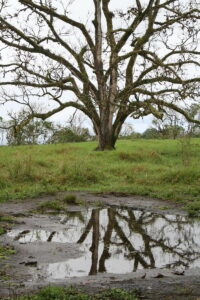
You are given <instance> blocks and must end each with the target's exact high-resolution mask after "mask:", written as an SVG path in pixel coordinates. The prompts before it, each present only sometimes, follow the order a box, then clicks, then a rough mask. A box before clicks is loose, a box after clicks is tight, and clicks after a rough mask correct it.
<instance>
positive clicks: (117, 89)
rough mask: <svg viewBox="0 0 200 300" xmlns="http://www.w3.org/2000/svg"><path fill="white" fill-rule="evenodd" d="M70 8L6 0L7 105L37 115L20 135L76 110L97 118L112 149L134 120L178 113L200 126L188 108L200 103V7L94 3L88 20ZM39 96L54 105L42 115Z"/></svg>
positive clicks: (175, 2) (0, 13) (1, 18)
mask: <svg viewBox="0 0 200 300" xmlns="http://www.w3.org/2000/svg"><path fill="white" fill-rule="evenodd" d="M81 3H82V1H81ZM70 5H72V7H73V5H76V3H75V2H74V1H68V2H67V1H62V0H60V1H56V0H0V31H1V34H0V43H1V51H2V57H3V62H2V64H1V65H0V70H1V77H0V79H1V82H0V85H1V86H2V95H1V99H2V103H5V102H8V101H15V102H17V103H19V104H22V105H26V106H28V107H29V110H30V114H29V115H28V116H27V117H26V118H25V119H24V121H23V122H22V123H21V124H20V125H19V128H18V129H20V127H22V126H24V124H26V123H28V122H29V121H30V119H32V118H34V117H36V118H42V119H47V118H48V117H50V116H52V115H53V114H55V113H58V112H60V111H61V110H63V109H65V108H67V107H74V108H75V109H78V110H80V111H82V112H83V113H85V114H86V115H87V116H88V117H89V118H90V120H91V121H92V123H93V127H94V130H95V132H96V134H97V136H98V140H99V145H98V149H100V150H104V149H113V148H114V146H115V142H116V140H117V138H118V135H119V132H120V130H121V127H122V125H123V123H124V122H125V120H126V119H127V117H128V116H132V117H133V118H139V117H142V116H146V115H149V114H153V115H154V116H156V117H157V118H162V115H163V112H165V109H166V108H171V109H173V110H175V111H177V112H179V113H181V114H182V115H184V116H185V117H186V119H187V120H188V121H194V122H196V123H200V121H199V120H193V118H191V116H190V115H188V114H187V111H186V109H185V105H186V104H188V103H189V102H191V101H194V100H195V101H199V98H198V97H199V96H198V95H199V81H200V76H199V71H200V63H199V55H200V50H199V48H198V33H199V27H200V26H199V25H200V22H199V19H200V4H199V1H196V0H185V1H184V2H183V1H181V0H143V1H142V0H135V1H130V6H129V7H126V8H124V9H117V8H116V9H114V8H113V7H114V5H115V6H116V1H114V0H91V9H90V12H91V14H90V15H88V18H87V20H85V21H84V22H82V21H78V20H77V18H76V17H74V18H73V17H72V15H71V14H70V12H69V11H70ZM82 5H83V4H82ZM120 7H121V3H120ZM91 15H92V18H91ZM8 49H10V50H9V51H11V55H9V56H8V57H7V56H6V54H5V53H6V52H7V50H8ZM5 59H6V60H7V61H6V62H4V61H5ZM6 86H15V87H16V88H15V89H8V88H6ZM36 98H37V101H38V103H40V102H42V101H48V103H50V104H52V105H50V106H49V107H48V105H46V110H44V111H43V112H40V113H38V112H37V111H34V109H32V105H31V102H32V101H33V100H34V101H35V100H36Z"/></svg>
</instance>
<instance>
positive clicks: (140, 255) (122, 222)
mask: <svg viewBox="0 0 200 300" xmlns="http://www.w3.org/2000/svg"><path fill="white" fill-rule="evenodd" d="M105 213H106V214H107V218H105ZM101 219H103V220H101ZM106 219H107V220H106ZM89 233H90V234H91V233H92V240H91V247H90V249H89V250H90V251H91V253H92V255H91V268H90V272H89V274H90V275H94V274H96V273H97V272H106V271H107V269H106V261H107V260H109V259H111V258H112V256H116V255H117V253H119V252H121V253H123V257H124V259H126V260H129V261H130V264H131V265H132V271H137V269H142V268H143V269H147V268H155V267H165V268H174V267H176V266H182V267H184V268H189V267H190V266H192V265H195V262H196V263H197V264H199V265H200V234H199V233H200V226H199V223H198V222H195V221H194V222H193V221H189V220H188V219H187V218H186V217H183V216H175V215H162V216H160V215H156V214H154V213H150V212H141V211H134V210H132V209H128V210H125V209H113V208H108V209H106V210H105V209H102V210H100V209H94V210H92V213H91V217H90V219H89V221H88V222H87V224H86V226H85V229H84V231H83V233H82V234H81V236H80V238H79V239H78V241H77V242H78V243H79V244H83V243H84V242H85V241H86V239H87V237H88V235H89ZM100 244H103V245H101V247H100ZM100 248H101V249H100ZM117 249H118V251H117ZM119 264H120V261H119ZM109 271H110V270H109ZM111 272H112V270H111Z"/></svg>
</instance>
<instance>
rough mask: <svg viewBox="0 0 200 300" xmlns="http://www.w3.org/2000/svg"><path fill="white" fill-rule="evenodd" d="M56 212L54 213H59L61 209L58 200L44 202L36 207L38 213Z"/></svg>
mask: <svg viewBox="0 0 200 300" xmlns="http://www.w3.org/2000/svg"><path fill="white" fill-rule="evenodd" d="M49 209H52V210H56V211H60V210H62V209H63V206H62V204H61V203H60V201H58V200H49V201H45V202H42V203H41V204H40V205H39V206H38V210H39V211H45V210H49Z"/></svg>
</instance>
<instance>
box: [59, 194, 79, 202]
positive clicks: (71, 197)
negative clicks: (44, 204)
mask: <svg viewBox="0 0 200 300" xmlns="http://www.w3.org/2000/svg"><path fill="white" fill-rule="evenodd" d="M63 202H64V203H67V204H72V205H78V204H79V203H78V201H77V198H76V195H73V194H68V195H65V196H64V198H63Z"/></svg>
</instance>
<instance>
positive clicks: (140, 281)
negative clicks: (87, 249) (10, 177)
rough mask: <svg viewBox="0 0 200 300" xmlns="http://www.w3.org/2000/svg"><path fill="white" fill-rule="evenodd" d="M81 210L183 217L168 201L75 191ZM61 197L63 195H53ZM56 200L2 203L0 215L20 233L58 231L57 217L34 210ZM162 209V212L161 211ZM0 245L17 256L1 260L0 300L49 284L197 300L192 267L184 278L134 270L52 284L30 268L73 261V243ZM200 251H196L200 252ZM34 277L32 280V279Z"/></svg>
mask: <svg viewBox="0 0 200 300" xmlns="http://www.w3.org/2000/svg"><path fill="white" fill-rule="evenodd" d="M74 194H76V196H77V197H78V199H81V200H82V201H83V202H84V203H85V204H86V207H96V205H97V204H98V206H99V205H100V203H102V205H105V206H108V207H112V206H114V207H115V206H121V207H130V208H134V209H140V210H144V211H151V212H154V213H159V214H179V215H186V212H185V211H183V210H182V209H181V208H180V207H179V206H177V205H175V204H171V203H169V202H163V201H159V200H155V199H145V198H142V197H135V196H131V195H124V194H114V193H109V194H94V193H90V192H74ZM56 197H57V198H59V197H60V198H62V197H63V193H60V194H58V195H57V196H56ZM53 199H55V195H52V196H45V197H41V198H38V199H26V200H21V201H11V202H7V203H2V204H1V208H0V214H1V215H9V216H15V217H16V221H15V223H14V224H10V225H9V226H10V227H12V228H16V229H18V230H19V231H20V230H24V228H42V229H44V230H45V229H46V230H50V231H51V230H54V231H56V230H60V229H61V228H62V224H60V223H58V222H57V217H56V215H46V214H45V215H42V217H41V215H39V214H38V213H34V212H33V210H34V209H36V207H37V206H38V205H39V204H40V203H42V202H44V201H47V200H53ZM86 207H85V206H82V207H80V206H78V207H77V206H69V205H68V207H67V210H71V211H75V210H84V209H86ZM163 207H165V209H164V210H163ZM0 243H1V244H3V245H10V246H12V247H14V249H15V250H16V253H15V254H13V255H11V256H9V257H8V258H7V259H5V260H0V270H1V273H0V274H3V276H1V277H0V298H1V299H4V298H5V297H7V296H13V295H14V296H16V295H18V294H21V293H26V292H31V291H35V290H36V289H37V288H39V287H41V286H44V285H47V284H48V283H54V284H58V285H65V286H66V285H74V286H76V287H78V288H82V289H84V290H86V291H88V292H91V293H94V292H96V291H99V290H102V289H105V288H106V289H107V288H110V287H111V288H116V287H117V288H124V289H128V290H133V289H136V290H137V291H138V292H139V294H140V296H141V299H152V300H153V299H155V300H162V299H163V300H165V299H166V300H170V299H173V300H179V299H181V300H182V299H183V300H184V299H185V300H186V299H187V300H193V299H194V300H196V299H198V298H199V297H200V269H198V268H194V269H190V270H188V271H186V272H185V273H184V275H180V274H179V275H178V274H173V273H172V272H171V271H170V270H167V269H161V270H160V269H148V270H139V271H137V272H134V273H129V274H123V275H120V274H105V273H101V274H98V275H93V276H85V277H76V278H75V277H73V278H69V279H68V278H67V279H65V280H51V281H49V282H47V281H46V280H45V278H43V277H41V278H39V277H37V276H35V275H34V272H32V270H33V266H35V264H38V263H40V262H41V263H45V262H46V263H48V262H51V263H52V262H58V261H59V262H62V261H64V260H65V261H66V259H68V258H69V259H72V258H77V257H79V256H80V255H81V250H80V247H79V245H78V244H72V243H65V244H61V243H43V242H42V241H36V242H34V243H26V244H20V243H19V242H18V241H17V240H15V239H12V238H11V237H9V236H8V235H3V236H1V237H0ZM199 251H200V249H199ZM34 276H35V277H34Z"/></svg>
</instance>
